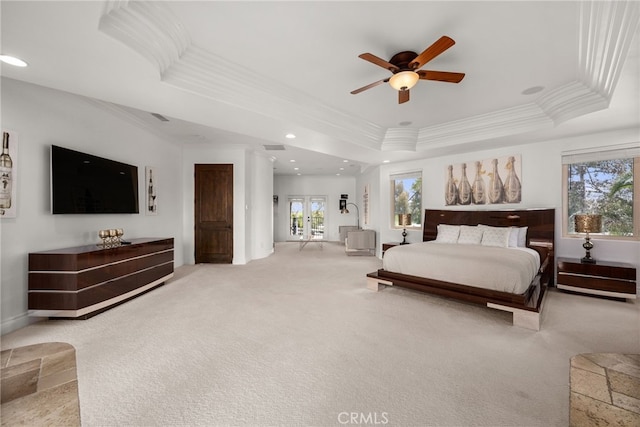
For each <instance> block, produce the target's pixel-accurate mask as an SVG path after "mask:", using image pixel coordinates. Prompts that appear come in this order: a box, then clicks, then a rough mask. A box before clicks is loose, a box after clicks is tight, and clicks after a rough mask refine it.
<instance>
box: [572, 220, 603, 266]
mask: <svg viewBox="0 0 640 427" xmlns="http://www.w3.org/2000/svg"><path fill="white" fill-rule="evenodd" d="M575 226H576V232H577V233H587V236H586V237H585V242H584V243H583V244H582V247H583V248H584V250H585V251H586V253H585V256H584V258H582V259H581V260H580V261H582V262H584V263H587V264H595V263H596V260H595V259H594V258H591V249H593V243H591V239H590V238H589V233H600V231H602V215H591V214H585V215H576V216H575Z"/></svg>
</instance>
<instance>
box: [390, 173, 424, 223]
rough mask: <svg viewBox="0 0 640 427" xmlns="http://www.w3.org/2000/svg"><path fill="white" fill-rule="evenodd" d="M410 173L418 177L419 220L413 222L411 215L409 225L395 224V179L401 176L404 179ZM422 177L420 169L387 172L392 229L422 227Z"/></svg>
mask: <svg viewBox="0 0 640 427" xmlns="http://www.w3.org/2000/svg"><path fill="white" fill-rule="evenodd" d="M412 175H413V177H415V178H416V179H420V222H419V223H413V217H412V218H411V222H412V224H411V225H410V226H404V225H397V224H396V197H395V186H396V181H397V180H399V179H403V178H402V177H404V179H407V178H411V177H412ZM423 179H424V176H423V171H422V170H421V169H420V170H412V171H407V172H395V173H390V174H389V196H390V203H389V208H390V210H389V213H390V214H389V224H390V227H391V229H392V230H403V229H409V230H420V229H421V228H422V221H423V220H424V218H423V216H424V209H423V203H422V199H423V195H424V181H423Z"/></svg>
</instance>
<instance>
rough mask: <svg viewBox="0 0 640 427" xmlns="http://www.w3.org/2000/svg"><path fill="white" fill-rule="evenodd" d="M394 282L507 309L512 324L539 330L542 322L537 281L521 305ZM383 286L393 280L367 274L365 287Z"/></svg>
mask: <svg viewBox="0 0 640 427" xmlns="http://www.w3.org/2000/svg"><path fill="white" fill-rule="evenodd" d="M441 283H442V282H441ZM395 284H396V285H398V286H401V287H406V288H409V289H414V290H419V291H423V292H426V293H430V294H435V295H439V296H444V297H448V298H453V299H458V300H461V301H466V302H472V303H475V304H481V305H486V306H487V307H489V308H493V309H496V310H502V311H508V312H511V313H513V325H514V326H518V327H521V328H525V329H531V330H534V331H539V330H540V324H541V322H542V307H543V305H544V300H545V298H546V292H545V290H546V286H540V285H539V282H538V287H537V291H536V292H532V294H531V295H530V296H529V304H527V306H522V307H518V306H517V304H508V303H507V304H503V303H500V302H496V301H495V300H491V299H490V298H486V297H484V296H480V295H475V294H467V293H461V292H459V291H453V290H451V289H446V288H439V287H427V286H425V284H424V283H421V284H420V285H415V284H411V283H410V282H406V281H402V282H398V283H395ZM383 286H394V281H393V280H391V279H389V278H384V277H380V276H379V274H378V271H374V272H373V273H369V274H367V289H369V290H371V291H374V292H378V291H379V290H380V289H381V287H383ZM458 287H459V286H458Z"/></svg>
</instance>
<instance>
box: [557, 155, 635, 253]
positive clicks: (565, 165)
mask: <svg viewBox="0 0 640 427" xmlns="http://www.w3.org/2000/svg"><path fill="white" fill-rule="evenodd" d="M610 153H611V151H602V152H600V153H598V152H591V153H588V154H587V156H588V157H589V158H586V159H584V160H580V159H579V160H574V161H564V156H563V162H562V237H563V238H570V239H576V238H579V239H584V233H569V165H570V164H576V163H586V162H597V161H604V160H608V159H622V158H632V159H633V184H634V185H633V205H632V209H633V225H632V227H633V236H612V235H607V234H599V233H595V234H593V233H592V234H591V236H592V237H593V238H596V239H598V240H623V241H640V155H637V154H638V153H636V152H635V151H634V152H633V154H634V155H631V156H630V155H624V154H621V155H620V156H615V155H611V154H610ZM598 154H601V155H602V158H598Z"/></svg>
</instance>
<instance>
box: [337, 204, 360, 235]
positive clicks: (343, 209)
mask: <svg viewBox="0 0 640 427" xmlns="http://www.w3.org/2000/svg"><path fill="white" fill-rule="evenodd" d="M349 205H353V206H355V207H356V214H357V215H358V223H357V224H358V229H360V209H358V205H356V204H355V203H351V202H349V203H346V204H345V205H344V207H343V208H342V209H340V213H341V214H348V213H349V209H347V206H349Z"/></svg>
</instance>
